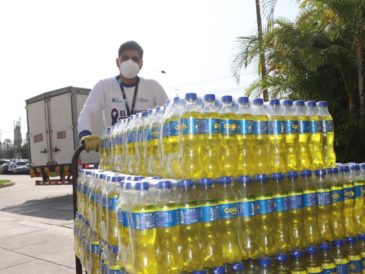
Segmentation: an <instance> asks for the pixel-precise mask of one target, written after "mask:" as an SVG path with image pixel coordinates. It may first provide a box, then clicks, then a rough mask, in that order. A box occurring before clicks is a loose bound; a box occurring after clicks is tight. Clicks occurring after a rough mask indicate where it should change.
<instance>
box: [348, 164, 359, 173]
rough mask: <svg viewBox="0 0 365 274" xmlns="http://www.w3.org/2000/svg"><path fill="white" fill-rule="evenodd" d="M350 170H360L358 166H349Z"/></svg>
mask: <svg viewBox="0 0 365 274" xmlns="http://www.w3.org/2000/svg"><path fill="white" fill-rule="evenodd" d="M350 169H351V170H352V171H358V170H360V165H358V164H353V165H350Z"/></svg>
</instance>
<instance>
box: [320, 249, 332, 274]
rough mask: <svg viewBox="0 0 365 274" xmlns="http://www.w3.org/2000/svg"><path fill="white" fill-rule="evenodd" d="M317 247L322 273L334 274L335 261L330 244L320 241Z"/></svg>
mask: <svg viewBox="0 0 365 274" xmlns="http://www.w3.org/2000/svg"><path fill="white" fill-rule="evenodd" d="M319 249H320V262H321V265H322V268H323V274H336V263H335V261H334V260H333V257H332V254H331V244H330V243H328V242H324V243H321V244H320V245H319Z"/></svg>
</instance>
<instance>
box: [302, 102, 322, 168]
mask: <svg viewBox="0 0 365 274" xmlns="http://www.w3.org/2000/svg"><path fill="white" fill-rule="evenodd" d="M305 104H306V115H307V116H308V117H309V118H310V132H311V135H310V141H309V144H310V146H309V147H310V152H311V158H312V168H311V169H318V168H323V149H322V121H321V119H320V118H319V116H318V115H317V107H316V102H315V101H306V103H305Z"/></svg>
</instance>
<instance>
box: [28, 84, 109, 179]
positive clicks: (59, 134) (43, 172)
mask: <svg viewBox="0 0 365 274" xmlns="http://www.w3.org/2000/svg"><path fill="white" fill-rule="evenodd" d="M89 92H90V89H86V88H78V87H65V88H61V89H57V90H53V91H49V92H46V93H42V94H40V95H38V96H35V97H32V98H30V99H27V100H26V101H25V102H26V112H27V125H28V143H29V155H30V175H31V177H41V178H42V179H41V180H36V184H37V185H53V184H71V178H70V177H71V160H72V155H73V153H74V151H75V149H76V148H77V147H78V145H79V143H80V141H79V138H78V132H77V120H78V116H79V113H80V111H81V109H82V107H83V105H84V102H85V100H86V98H87V96H88V94H89ZM93 123H94V124H93V134H98V135H100V133H101V132H102V130H103V122H102V118H101V117H98V119H96V120H95V121H94V122H93ZM98 162H99V154H98V153H97V152H90V153H86V152H83V153H81V155H80V163H79V164H80V165H82V166H83V167H84V168H88V167H90V168H93V167H97V165H98Z"/></svg>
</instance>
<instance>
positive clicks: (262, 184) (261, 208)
mask: <svg viewBox="0 0 365 274" xmlns="http://www.w3.org/2000/svg"><path fill="white" fill-rule="evenodd" d="M255 187H256V210H257V215H256V225H257V228H256V239H257V242H258V249H259V256H260V257H262V256H271V255H273V254H275V253H277V252H278V250H279V248H278V246H276V242H275V238H274V231H273V230H272V229H273V202H274V201H273V197H272V193H273V189H271V188H270V187H271V185H270V184H269V179H268V176H267V175H266V174H257V175H256V176H255Z"/></svg>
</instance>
